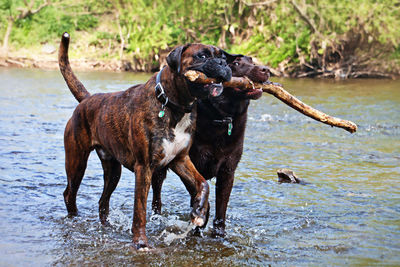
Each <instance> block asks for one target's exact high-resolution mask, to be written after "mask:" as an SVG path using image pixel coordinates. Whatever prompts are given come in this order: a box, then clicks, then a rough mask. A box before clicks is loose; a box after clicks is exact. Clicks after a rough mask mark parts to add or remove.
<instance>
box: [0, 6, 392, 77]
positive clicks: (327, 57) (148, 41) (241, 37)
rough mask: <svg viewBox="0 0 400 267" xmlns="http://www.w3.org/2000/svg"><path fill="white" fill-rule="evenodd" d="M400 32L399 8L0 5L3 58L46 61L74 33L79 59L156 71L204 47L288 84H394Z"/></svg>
mask: <svg viewBox="0 0 400 267" xmlns="http://www.w3.org/2000/svg"><path fill="white" fill-rule="evenodd" d="M399 29H400V2H399V1H391V0H353V1H345V0H258V1H255V0H197V1H186V0H106V1H95V0H0V42H1V44H2V54H3V57H4V55H9V56H10V55H18V54H20V55H24V56H25V55H29V56H35V55H36V56H37V55H39V54H40V52H41V51H42V50H43V46H44V45H48V44H50V45H52V46H54V47H57V46H58V42H59V39H60V36H61V34H62V33H63V32H64V31H68V32H69V33H70V34H71V36H72V42H71V45H72V48H71V50H70V53H71V57H79V58H93V59H97V60H105V61H107V60H117V61H119V62H121V64H124V66H125V68H126V69H132V70H135V71H155V70H157V69H158V68H159V65H160V62H163V61H164V60H165V56H166V55H167V53H168V51H169V50H170V49H171V48H172V47H174V46H176V45H178V44H183V43H187V42H202V43H206V44H213V45H217V46H219V47H221V48H223V49H225V50H227V51H229V52H232V53H242V54H246V55H250V56H253V57H254V58H256V59H257V60H258V62H259V63H262V64H266V65H269V66H271V67H273V72H274V74H275V75H280V76H293V77H315V76H324V77H340V78H347V77H393V76H396V75H399V74H400V31H399ZM52 56H54V57H55V55H54V54H53V55H52Z"/></svg>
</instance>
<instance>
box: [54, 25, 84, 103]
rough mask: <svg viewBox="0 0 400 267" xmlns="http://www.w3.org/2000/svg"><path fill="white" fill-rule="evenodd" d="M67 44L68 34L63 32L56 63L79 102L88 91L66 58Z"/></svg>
mask: <svg viewBox="0 0 400 267" xmlns="http://www.w3.org/2000/svg"><path fill="white" fill-rule="evenodd" d="M68 46H69V34H68V33H67V32H64V34H63V35H62V37H61V42H60V49H59V51H58V65H59V67H60V71H61V74H62V76H63V77H64V80H65V82H66V83H67V85H68V87H69V90H71V93H72V94H73V95H74V97H75V98H76V100H78V102H81V101H82V100H84V99H85V98H87V97H89V96H90V93H89V92H88V91H87V90H86V88H85V86H83V84H82V83H81V82H80V81H79V80H78V78H77V77H76V76H75V74H74V72H73V71H72V69H71V66H70V64H69V59H68Z"/></svg>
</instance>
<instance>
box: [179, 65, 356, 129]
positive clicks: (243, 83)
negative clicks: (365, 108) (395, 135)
mask: <svg viewBox="0 0 400 267" xmlns="http://www.w3.org/2000/svg"><path fill="white" fill-rule="evenodd" d="M185 76H186V78H188V79H189V81H191V82H196V83H216V80H215V79H213V78H208V77H207V76H206V75H205V74H204V73H201V72H198V71H194V70H189V71H187V72H186V73H185ZM223 85H224V86H225V87H237V88H245V89H253V88H262V90H263V92H266V93H269V94H272V95H273V96H275V97H276V98H278V99H279V100H281V101H282V102H284V103H285V104H287V105H288V106H290V107H292V108H294V109H295V110H297V111H299V112H301V113H303V114H304V115H306V116H308V117H310V118H312V119H314V120H317V121H320V122H322V123H325V124H328V125H331V126H335V127H339V128H342V129H345V130H346V131H348V132H350V133H354V132H356V131H357V125H356V124H355V123H353V122H351V121H347V120H342V119H339V118H336V117H332V116H329V115H327V114H325V113H323V112H321V111H319V110H317V109H315V108H313V107H311V106H309V105H307V104H305V103H303V102H301V101H300V100H299V99H297V98H296V97H294V96H293V95H291V94H290V93H289V92H287V91H286V90H285V89H283V87H282V86H280V85H278V84H275V83H266V84H259V83H251V82H250V81H249V80H248V79H246V78H244V77H232V79H231V80H230V81H229V82H224V83H223Z"/></svg>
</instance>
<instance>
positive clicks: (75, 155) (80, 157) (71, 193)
mask: <svg viewBox="0 0 400 267" xmlns="http://www.w3.org/2000/svg"><path fill="white" fill-rule="evenodd" d="M71 139H72V138H70V137H69V136H68V135H66V137H65V170H66V173H67V181H68V184H67V188H66V189H65V191H64V202H65V206H66V207H67V211H68V215H70V216H74V215H77V214H78V208H77V207H76V195H77V193H78V189H79V186H80V184H81V181H82V178H83V175H84V174H85V170H86V166H87V160H88V157H89V154H90V150H89V149H82V147H80V146H78V142H76V140H71Z"/></svg>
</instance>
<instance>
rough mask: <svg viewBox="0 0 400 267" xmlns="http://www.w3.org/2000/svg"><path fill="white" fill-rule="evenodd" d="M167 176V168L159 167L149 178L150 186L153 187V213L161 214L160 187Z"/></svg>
mask: <svg viewBox="0 0 400 267" xmlns="http://www.w3.org/2000/svg"><path fill="white" fill-rule="evenodd" d="M166 176H167V169H166V168H164V169H160V170H157V171H155V172H154V173H153V177H152V178H151V187H152V189H153V202H152V205H151V206H152V209H153V212H154V213H155V214H161V206H162V202H161V187H162V185H163V182H164V180H165V177H166Z"/></svg>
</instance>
